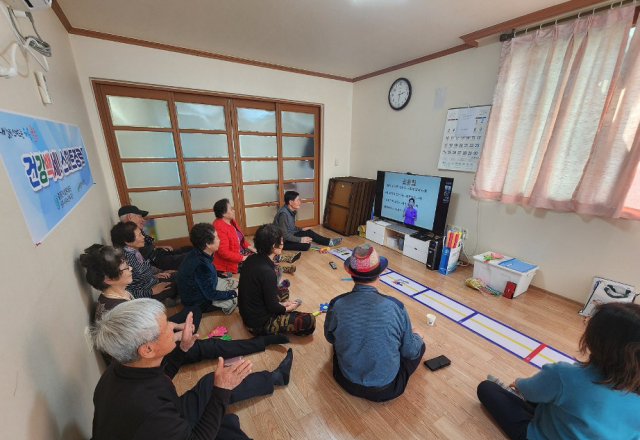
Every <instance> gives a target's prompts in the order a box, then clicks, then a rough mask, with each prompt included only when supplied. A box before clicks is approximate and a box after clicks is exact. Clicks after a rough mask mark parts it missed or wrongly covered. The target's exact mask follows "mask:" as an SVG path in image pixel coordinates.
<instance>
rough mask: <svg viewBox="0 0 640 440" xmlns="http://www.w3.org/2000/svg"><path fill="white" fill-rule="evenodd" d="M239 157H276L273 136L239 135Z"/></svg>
mask: <svg viewBox="0 0 640 440" xmlns="http://www.w3.org/2000/svg"><path fill="white" fill-rule="evenodd" d="M239 137H240V156H241V157H278V144H277V143H276V137H275V136H250V135H240V136H239Z"/></svg>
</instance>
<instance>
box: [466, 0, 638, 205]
mask: <svg viewBox="0 0 640 440" xmlns="http://www.w3.org/2000/svg"><path fill="white" fill-rule="evenodd" d="M633 11H634V7H633V6H627V7H624V8H618V9H614V10H611V11H608V12H607V13H604V14H599V15H589V16H587V17H584V18H581V19H578V20H576V21H575V22H572V23H567V24H563V25H559V26H555V27H552V28H547V29H542V30H538V31H536V32H535V33H530V34H525V35H522V36H518V37H517V38H514V39H512V40H510V41H508V42H506V43H505V44H504V45H503V47H502V56H501V59H500V68H499V72H498V85H497V87H496V90H495V94H494V101H493V107H492V111H491V116H490V120H489V125H488V128H487V136H486V138H485V144H484V148H483V151H482V155H481V157H480V163H479V165H478V171H477V173H476V176H475V180H474V183H473V185H472V187H471V194H472V195H474V196H477V197H481V198H488V199H492V200H501V201H503V202H506V203H518V204H522V205H530V206H535V207H543V208H548V209H557V210H572V209H575V207H577V206H578V205H580V206H581V207H582V206H588V205H589V202H587V200H586V199H584V200H585V202H584V203H583V202H578V201H577V200H578V199H576V200H573V198H574V196H576V197H580V191H579V190H578V187H579V186H582V185H584V183H585V182H587V181H589V182H591V179H590V178H589V179H586V178H583V175H585V168H586V170H587V171H588V169H589V167H588V164H591V163H592V162H593V163H595V162H596V155H595V153H596V151H597V150H598V148H597V144H594V140H595V139H596V135H597V134H598V131H599V129H600V126H601V125H602V131H604V130H605V127H606V124H605V121H606V118H605V117H604V116H605V111H604V109H605V108H607V105H608V104H609V103H610V102H611V103H614V102H616V100H620V97H616V96H615V93H614V91H617V90H618V88H616V87H614V86H615V79H616V78H618V77H619V76H620V73H621V64H622V60H623V58H624V54H625V49H626V45H627V41H628V35H629V30H630V28H631V24H632V20H633ZM607 114H608V113H607ZM634 133H635V132H634ZM592 150H593V153H594V154H592ZM592 171H593V174H594V175H596V174H603V173H602V172H601V171H599V170H598V169H597V168H596V167H594V168H593V170H592ZM634 178H636V176H635V170H634V173H633V177H632V179H634ZM639 179H640V178H639ZM596 186H597V183H596ZM586 195H587V194H586V193H585V194H583V196H586ZM580 200H583V199H580ZM639 207H640V206H639Z"/></svg>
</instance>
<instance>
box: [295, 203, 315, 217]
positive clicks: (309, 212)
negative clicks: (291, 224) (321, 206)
mask: <svg viewBox="0 0 640 440" xmlns="http://www.w3.org/2000/svg"><path fill="white" fill-rule="evenodd" d="M314 215H315V208H314V205H313V202H311V203H301V204H300V208H298V215H297V216H296V217H297V219H298V220H307V219H310V218H313V217H314Z"/></svg>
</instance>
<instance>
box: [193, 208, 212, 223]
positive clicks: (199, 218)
mask: <svg viewBox="0 0 640 440" xmlns="http://www.w3.org/2000/svg"><path fill="white" fill-rule="evenodd" d="M215 219H216V215H215V214H214V213H213V211H211V212H201V213H199V214H193V224H196V223H209V224H211V223H213V221H214V220H215Z"/></svg>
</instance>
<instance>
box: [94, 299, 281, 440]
mask: <svg viewBox="0 0 640 440" xmlns="http://www.w3.org/2000/svg"><path fill="white" fill-rule="evenodd" d="M192 320H193V316H192V314H191V313H190V314H189V315H188V317H187V320H186V322H185V324H184V329H183V330H182V334H181V335H180V336H181V338H180V343H179V344H178V345H177V346H176V342H174V338H175V335H174V324H173V323H172V322H170V321H167V317H166V314H165V309H164V306H163V305H162V304H161V303H159V302H158V301H155V300H152V299H137V300H133V301H126V302H124V303H122V304H119V305H118V306H116V307H115V308H114V309H113V310H111V311H109V312H107V314H105V315H104V316H103V318H102V319H101V320H100V321H98V322H97V323H96V326H95V327H94V328H93V330H92V337H93V343H94V345H95V346H96V348H97V349H99V350H100V351H103V352H106V353H108V354H109V355H110V356H112V357H113V358H114V360H115V362H112V363H111V365H109V367H108V368H107V370H106V371H105V372H104V374H103V375H102V377H101V378H100V381H99V382H98V385H97V386H96V390H95V393H94V398H93V403H94V405H95V413H94V417H93V440H113V439H119V440H134V439H135V440H144V439H149V440H152V439H153V440H156V439H163V440H178V439H180V440H185V439H194V440H195V439H203V440H204V439H207V440H212V439H219V440H226V439H229V440H230V439H248V437H247V436H246V435H245V434H244V433H243V432H242V430H241V429H240V424H239V421H238V417H237V416H235V415H234V414H228V415H225V409H226V407H227V405H228V404H229V403H234V402H239V401H241V400H245V399H249V398H252V397H257V396H261V395H265V394H270V393H271V392H273V386H274V385H287V384H288V383H289V378H290V370H291V364H292V361H293V353H292V351H291V349H289V350H288V352H287V356H286V357H285V359H284V361H282V363H281V364H280V366H279V367H278V368H276V369H275V370H274V371H272V372H266V371H265V372H259V373H253V374H249V373H251V367H252V364H251V362H250V361H248V360H240V361H237V362H235V363H233V364H232V365H231V366H230V367H225V366H224V360H223V359H222V358H221V357H219V358H218V368H217V369H216V371H215V373H209V374H207V375H205V376H204V377H202V378H201V379H200V380H199V381H198V383H197V384H196V386H195V387H193V388H192V389H191V390H189V391H187V392H186V393H184V394H183V395H182V396H178V394H177V393H176V389H175V386H174V385H173V382H172V379H173V377H174V376H175V375H176V373H177V372H178V368H180V364H181V363H182V362H183V361H184V359H185V356H186V353H187V351H189V349H190V348H191V347H192V346H193V345H194V343H195V341H196V340H197V339H198V335H197V334H195V335H194V334H193V322H192ZM232 390H233V391H232Z"/></svg>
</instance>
